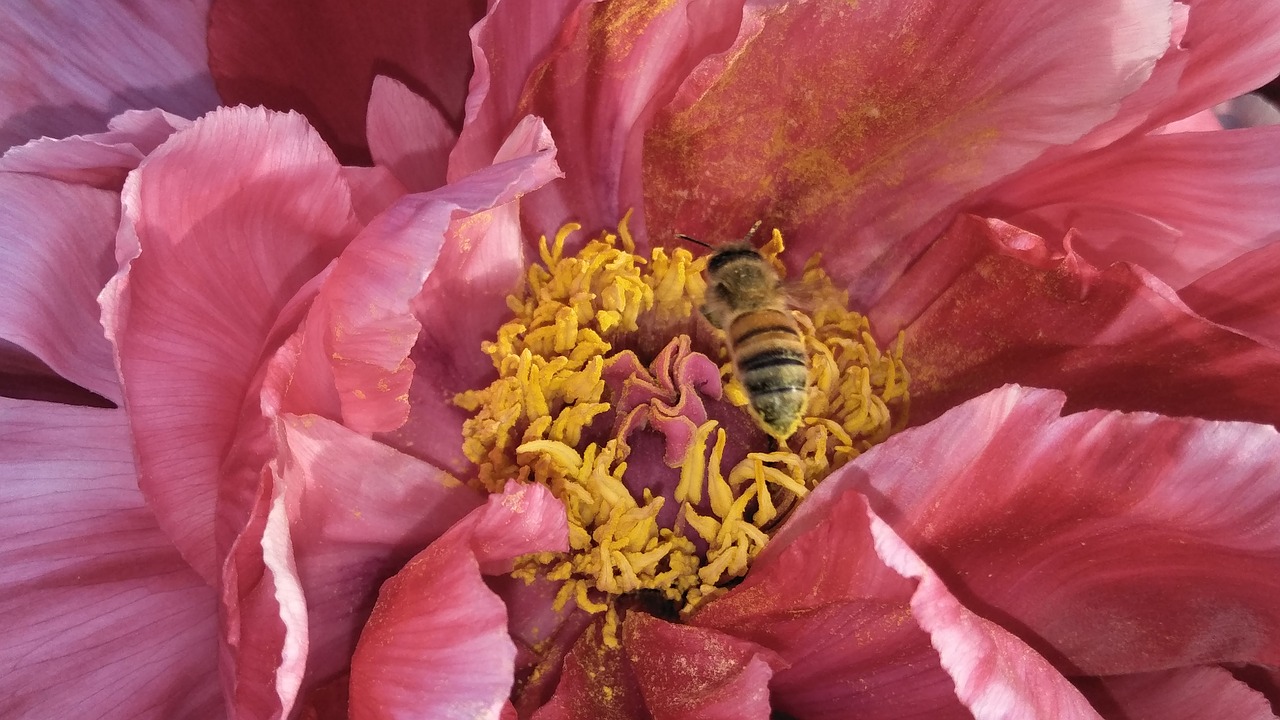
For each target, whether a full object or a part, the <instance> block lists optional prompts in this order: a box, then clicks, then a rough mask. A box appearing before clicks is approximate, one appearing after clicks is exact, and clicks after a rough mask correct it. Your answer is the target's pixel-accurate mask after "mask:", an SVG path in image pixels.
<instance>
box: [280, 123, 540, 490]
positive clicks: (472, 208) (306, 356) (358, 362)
mask: <svg viewBox="0 0 1280 720" xmlns="http://www.w3.org/2000/svg"><path fill="white" fill-rule="evenodd" d="M527 124H529V126H531V127H535V128H541V132H535V133H532V137H534V138H535V141H530V142H529V143H526V145H522V149H521V150H522V151H521V152H518V154H516V156H513V158H511V159H504V160H503V161H499V163H497V164H495V165H492V167H489V168H486V169H484V170H480V172H477V173H474V174H472V176H470V177H468V178H466V179H465V181H462V182H457V183H451V184H448V186H445V187H442V188H439V190H436V191H433V192H426V193H419V195H411V196H407V197H404V199H403V200H401V201H399V202H397V204H396V205H394V206H392V208H390V209H389V210H387V211H385V213H384V214H383V215H380V217H379V218H378V219H376V220H375V222H374V223H372V224H370V225H369V227H366V228H365V229H364V231H362V232H361V233H360V236H358V237H357V238H356V240H355V241H353V242H352V243H351V246H349V247H347V250H346V251H344V252H343V254H342V258H339V259H338V261H337V263H335V264H334V266H333V269H332V272H330V273H329V275H328V278H325V281H324V284H323V287H321V288H320V292H319V295H317V297H316V300H315V302H314V305H312V306H311V309H310V313H308V316H307V320H306V325H305V327H303V328H302V331H300V332H301V333H305V337H302V338H301V341H300V342H302V343H303V345H302V350H301V351H300V352H301V356H300V361H298V363H300V364H298V372H294V373H287V374H284V377H288V378H289V383H293V384H297V386H298V387H310V388H314V395H315V393H317V392H319V389H315V388H337V401H338V404H339V405H340V415H342V423H343V424H344V425H347V427H349V428H352V429H355V430H357V432H362V433H375V432H390V430H396V429H397V428H401V425H403V424H404V421H406V418H407V416H408V414H410V407H411V397H412V395H417V393H428V395H433V396H434V395H435V393H436V392H438V388H439V384H438V383H439V377H438V375H436V373H438V369H439V366H440V365H444V364H445V361H448V357H445V359H444V360H443V361H442V360H436V359H434V357H431V356H430V355H420V354H415V355H413V356H411V350H413V347H415V343H416V342H417V338H419V333H420V331H421V329H422V325H421V322H420V320H419V318H417V316H416V315H415V307H413V306H412V305H411V302H412V301H413V299H415V296H417V295H419V293H420V292H421V291H422V286H424V283H425V282H428V279H429V278H430V277H431V275H433V273H434V272H435V266H436V259H438V258H440V256H442V252H443V254H444V255H445V266H447V268H449V269H454V268H457V266H460V265H461V266H467V265H474V264H480V263H483V260H484V258H485V256H484V255H479V259H477V258H472V256H471V255H472V254H471V252H470V249H468V247H467V242H466V240H467V237H468V236H471V234H472V233H475V234H484V233H485V232H488V231H486V217H485V213H486V211H489V210H492V209H494V208H497V206H502V205H506V204H508V202H511V201H512V200H515V199H516V197H520V196H521V195H522V193H525V192H529V191H531V190H534V188H536V187H540V186H541V184H543V183H545V182H548V181H549V179H552V178H553V177H556V176H557V174H558V173H559V170H558V168H557V167H556V147H554V145H552V143H550V138H549V137H548V136H547V135H545V128H543V127H541V124H540V123H539V122H536V120H535V119H530V120H529V123H527ZM522 127H524V126H522ZM517 132H518V131H517ZM451 228H453V229H452V231H451ZM451 232H452V233H454V234H453V237H458V238H460V240H461V243H456V245H453V247H449V249H447V250H445V249H444V246H445V238H447V237H448V236H449V233H451ZM511 261H513V259H508V260H507V263H511ZM445 272H448V270H445ZM472 278H474V275H470V274H468V275H463V277H453V278H452V279H453V281H454V282H453V284H452V286H451V287H452V288H457V290H458V295H456V296H449V297H442V299H439V300H440V302H442V304H443V305H442V307H443V310H444V313H447V314H448V315H449V319H448V333H451V337H452V340H453V342H454V343H457V342H458V341H461V340H463V338H465V337H466V334H463V333H460V331H458V324H460V323H461V322H465V319H466V318H467V316H468V314H470V307H472V306H474V305H476V304H479V302H477V301H479V300H480V299H481V297H479V296H477V292H483V291H484V290H486V288H477V290H472V287H470V284H468V283H470V282H471V281H472ZM475 283H476V284H477V286H479V284H481V283H480V282H479V278H476V281H475ZM506 290H507V291H509V290H511V288H509V287H507V288H506ZM499 307H502V309H504V305H502V306H499ZM486 311H490V309H481V310H480V314H484V313H486ZM470 329H471V331H472V332H476V333H479V332H483V328H470ZM474 347H479V343H476V345H475V346H474ZM461 350H462V348H457V350H456V351H461ZM466 350H470V347H468V348H466ZM320 359H323V360H320ZM468 360H470V354H468ZM419 361H421V363H424V369H422V372H416V364H417V363H419ZM468 364H475V361H474V360H470V363H468ZM302 370H306V372H307V373H308V374H303V375H301V377H300V373H301V372H302ZM316 373H320V374H321V375H324V377H320V375H316ZM419 380H422V383H425V387H419V386H420V383H419ZM411 386H413V387H412V392H411ZM444 400H447V398H434V402H442V401H444ZM282 409H283V410H285V411H291V413H298V414H303V413H316V414H330V413H332V406H330V404H329V402H328V401H325V402H324V404H320V405H315V404H312V402H308V400H307V398H303V397H298V395H297V393H287V395H285V397H284V400H283V405H282ZM428 420H430V421H431V423H433V425H434V427H433V429H431V430H430V432H428V433H424V437H426V436H430V434H435V436H439V437H447V438H451V442H452V441H453V439H457V438H458V437H460V436H454V434H453V432H452V430H449V429H448V428H451V424H449V423H445V424H443V432H442V424H440V423H439V420H440V418H436V416H434V415H431V416H429V418H428ZM452 427H453V428H457V430H458V432H461V428H462V424H461V421H458V423H457V424H456V425H452ZM460 448H461V441H460V439H457V442H454V445H453V452H458V451H460ZM440 466H444V468H451V465H448V464H440Z"/></svg>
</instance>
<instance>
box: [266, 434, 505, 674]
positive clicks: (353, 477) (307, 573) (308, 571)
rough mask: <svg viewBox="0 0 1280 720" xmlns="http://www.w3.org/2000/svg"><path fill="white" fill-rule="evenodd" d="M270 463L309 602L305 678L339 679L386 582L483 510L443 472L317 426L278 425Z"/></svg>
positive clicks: (475, 495)
mask: <svg viewBox="0 0 1280 720" xmlns="http://www.w3.org/2000/svg"><path fill="white" fill-rule="evenodd" d="M278 427H279V430H278V432H279V440H278V442H279V443H280V445H281V447H280V450H279V453H280V454H279V456H278V459H277V460H276V466H277V471H276V472H277V473H278V478H279V481H280V483H282V485H283V486H284V488H285V489H284V493H285V496H286V502H287V504H288V508H289V509H288V513H287V514H288V517H289V518H290V519H291V521H292V522H291V532H290V538H291V542H292V545H293V548H294V553H295V555H296V559H297V567H298V575H299V578H300V580H301V584H302V587H303V590H304V591H305V593H306V596H307V617H308V622H309V632H308V635H309V647H310V654H309V657H308V660H307V674H308V677H309V678H311V682H316V681H322V680H324V679H326V678H329V677H331V676H333V675H336V674H337V673H339V672H340V671H342V670H345V669H346V667H347V665H348V663H349V662H350V659H351V653H352V651H353V650H354V649H355V646H356V639H357V637H358V635H359V632H360V628H361V627H362V626H363V625H364V623H365V620H366V619H367V618H368V617H369V612H370V611H371V610H372V609H373V604H374V600H375V599H376V590H377V588H378V586H379V585H381V584H382V582H383V581H384V580H386V579H387V578H389V577H391V576H392V575H393V574H394V573H395V571H396V570H398V569H399V568H401V567H402V566H403V565H404V563H405V562H406V561H407V560H409V559H410V558H411V557H413V555H414V554H415V553H416V552H417V551H418V550H420V549H422V548H423V547H426V546H427V545H428V544H429V543H430V542H431V541H433V540H435V539H436V538H437V537H439V536H440V535H441V534H442V533H443V532H444V531H445V530H447V529H448V528H449V526H451V525H453V524H454V523H455V522H456V521H458V520H459V519H461V518H462V517H463V516H464V515H466V514H467V513H468V512H469V511H471V510H473V509H474V508H476V507H477V506H479V505H480V504H482V502H483V498H482V497H481V496H480V494H479V493H477V492H476V491H475V490H473V489H471V488H469V487H467V486H465V485H462V484H461V483H459V482H458V481H457V480H455V479H453V478H452V477H449V476H448V475H446V474H445V473H443V472H442V471H440V470H438V469H436V468H433V467H431V466H430V465H427V464H425V463H423V462H421V461H418V460H415V459H413V458H411V457H408V456H406V455H403V454H401V453H399V452H397V451H395V450H392V449H391V448H389V447H387V446H385V445H382V444H380V443H377V442H374V441H373V440H370V439H368V438H366V437H363V436H361V435H357V434H356V433H354V432H352V431H350V430H348V429H347V428H344V427H342V426H341V425H338V424H337V423H334V422H331V421H329V420H326V419H324V418H320V417H315V416H306V417H295V416H292V415H284V416H282V417H281V418H280V420H279V426H278Z"/></svg>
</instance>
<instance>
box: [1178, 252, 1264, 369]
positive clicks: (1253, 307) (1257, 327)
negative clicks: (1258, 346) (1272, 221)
mask: <svg viewBox="0 0 1280 720" xmlns="http://www.w3.org/2000/svg"><path fill="white" fill-rule="evenodd" d="M1276 278H1280V233H1277V234H1275V235H1272V236H1271V238H1269V240H1268V242H1267V244H1266V245H1264V246H1263V247H1261V248H1258V249H1257V250H1254V251H1253V252H1248V253H1245V254H1243V255H1241V256H1240V257H1238V258H1236V259H1235V260H1232V261H1231V262H1229V263H1227V264H1226V265H1224V266H1222V267H1220V268H1218V269H1217V270H1214V271H1213V272H1210V273H1209V274H1207V275H1205V276H1203V277H1201V278H1199V279H1197V280H1196V281H1195V282H1193V283H1191V284H1190V285H1188V286H1187V287H1185V288H1183V289H1182V290H1180V291H1179V292H1178V297H1180V298H1182V300H1183V301H1184V302H1186V303H1187V305H1189V306H1190V307H1191V309H1192V310H1195V311H1196V312H1198V313H1200V314H1201V315H1203V316H1205V317H1206V318H1209V319H1210V320H1212V321H1214V322H1216V323H1220V324H1222V325H1226V326H1227V327H1229V328H1232V329H1233V330H1238V331H1240V332H1242V333H1245V334H1248V335H1249V336H1251V337H1254V338H1257V339H1258V340H1261V341H1262V342H1265V343H1268V344H1270V345H1271V347H1273V348H1277V349H1280V282H1276Z"/></svg>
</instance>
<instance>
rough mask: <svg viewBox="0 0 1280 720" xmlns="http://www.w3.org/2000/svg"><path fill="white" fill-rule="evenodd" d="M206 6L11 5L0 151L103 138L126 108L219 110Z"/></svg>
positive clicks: (117, 0) (3, 32)
mask: <svg viewBox="0 0 1280 720" xmlns="http://www.w3.org/2000/svg"><path fill="white" fill-rule="evenodd" d="M208 7H209V2H208V0H191V1H190V2H180V3H175V2H171V1H170V0H140V1H136V2H122V1H121V0H107V1H106V2H95V3H91V4H88V5H86V4H85V3H81V2H75V0H54V1H50V2H27V3H22V4H21V7H13V6H11V7H9V8H8V9H7V10H6V12H5V22H4V23H3V24H0V77H4V78H5V82H4V85H3V88H2V89H0V108H3V109H2V110H0V149H3V148H7V147H9V146H10V145H19V144H22V143H24V142H26V141H27V140H30V139H32V138H37V137H40V136H41V135H51V136H54V137H64V136H67V135H74V134H76V133H86V132H96V131H98V130H100V129H101V128H102V126H103V125H104V124H106V121H107V119H108V118H110V117H111V116H113V115H115V114H117V113H119V112H120V111H121V110H123V109H125V108H130V107H132V108H138V109H146V108H153V107H158V108H163V109H165V110H168V111H170V112H173V113H177V114H178V115H185V116H188V117H195V116H197V115H199V114H201V113H203V112H205V111H206V110H209V109H211V108H213V107H214V106H216V105H217V104H218V97H217V95H216V94H215V93H214V90H213V83H212V82H211V78H210V77H209V72H208V70H207V69H206V67H205V64H206V51H205V43H204V32H205V22H206V13H207V11H208Z"/></svg>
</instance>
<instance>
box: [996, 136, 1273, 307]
mask: <svg viewBox="0 0 1280 720" xmlns="http://www.w3.org/2000/svg"><path fill="white" fill-rule="evenodd" d="M1277 146H1280V127H1266V128H1250V129H1245V130H1238V131H1235V132H1196V133H1174V134H1164V135H1152V136H1148V137H1143V138H1139V139H1137V140H1133V141H1130V142H1126V143H1118V144H1116V145H1112V146H1110V147H1107V148H1104V149H1102V150H1098V151H1095V152H1093V153H1089V154H1088V155H1085V156H1083V157H1078V158H1073V159H1072V160H1071V161H1070V162H1063V163H1060V164H1058V165H1057V166H1055V167H1053V168H1047V169H1043V170H1041V171H1038V172H1036V173H1034V174H1031V175H1029V176H1022V177H1019V178H1018V179H1017V180H1016V181H1011V182H1009V183H1008V184H1007V185H1006V186H1005V187H1003V188H999V189H996V190H994V191H993V196H992V198H991V199H990V200H989V201H987V202H984V203H982V204H981V205H980V206H979V208H978V210H976V211H975V212H977V214H981V215H986V216H990V217H999V218H1001V219H1004V220H1007V221H1009V222H1011V223H1013V224H1014V225H1018V226H1020V227H1025V228H1028V229H1030V230H1032V231H1034V232H1036V233H1038V234H1040V235H1042V236H1044V237H1061V236H1062V235H1064V234H1066V232H1067V231H1068V230H1070V229H1072V228H1074V229H1075V230H1077V231H1078V232H1079V241H1078V242H1077V243H1076V244H1075V246H1074V247H1075V249H1076V250H1077V251H1078V252H1080V254H1081V255H1082V256H1084V257H1085V258H1086V259H1088V260H1089V261H1090V262H1091V263H1093V264H1095V265H1098V266H1105V265H1108V264H1110V263H1113V262H1119V261H1126V262H1132V263H1136V264H1138V265H1141V266H1142V267H1143V268H1145V269H1146V270H1149V271H1151V272H1152V273H1154V274H1155V275H1156V276H1157V277H1159V278H1160V279H1161V280H1163V281H1165V282H1166V283H1168V284H1169V285H1171V286H1173V287H1175V288H1179V287H1182V286H1184V285H1186V284H1188V283H1190V282H1192V281H1194V280H1195V279H1196V278H1198V277H1200V276H1201V275H1204V274H1205V273H1206V272H1209V271H1210V270H1213V269H1214V268H1217V267H1219V266H1221V265H1223V264H1225V263H1227V262H1228V261H1230V260H1231V259H1232V258H1234V257H1236V256H1238V255H1240V254H1242V253H1245V252H1248V251H1250V250H1253V249H1256V248H1258V247H1260V246H1261V245H1262V244H1263V243H1264V242H1265V241H1266V238H1267V237H1268V236H1269V235H1271V234H1272V233H1274V232H1275V231H1276V229H1277V228H1280V203H1276V202H1273V200H1274V197H1275V192H1276V188H1277V187H1280V163H1277V157H1278V156H1277V152H1276V147H1277Z"/></svg>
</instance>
